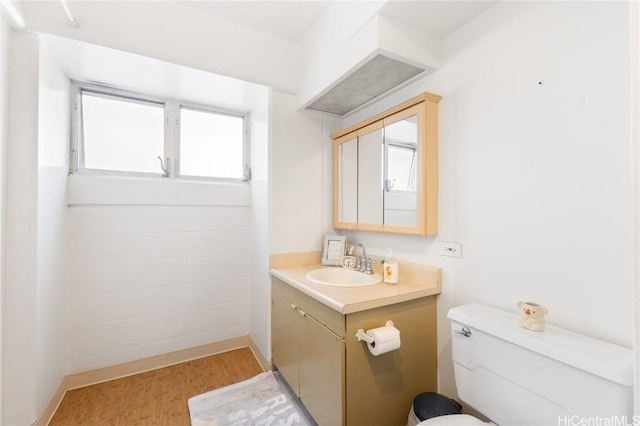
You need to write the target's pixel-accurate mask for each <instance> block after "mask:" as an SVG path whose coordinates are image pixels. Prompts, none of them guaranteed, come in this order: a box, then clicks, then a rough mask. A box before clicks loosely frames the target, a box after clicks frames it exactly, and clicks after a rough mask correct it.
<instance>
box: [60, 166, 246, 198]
mask: <svg viewBox="0 0 640 426" xmlns="http://www.w3.org/2000/svg"><path fill="white" fill-rule="evenodd" d="M67 203H68V204H69V206H84V205H87V206H91V205H134V206H136V205H151V206H153V205H156V206H250V205H251V186H250V185H247V184H244V183H219V182H204V181H197V180H177V179H161V178H146V177H122V176H105V175H95V174H91V175H81V174H74V175H70V176H69V178H68V180H67Z"/></svg>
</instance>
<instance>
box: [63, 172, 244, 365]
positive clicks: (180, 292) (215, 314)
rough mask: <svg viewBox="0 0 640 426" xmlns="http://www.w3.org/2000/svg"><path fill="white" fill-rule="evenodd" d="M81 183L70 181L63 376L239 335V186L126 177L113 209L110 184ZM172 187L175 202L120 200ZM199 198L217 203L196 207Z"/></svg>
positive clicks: (113, 187) (241, 189)
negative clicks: (89, 198) (204, 194)
mask: <svg viewBox="0 0 640 426" xmlns="http://www.w3.org/2000/svg"><path fill="white" fill-rule="evenodd" d="M85 178H87V177H86V176H76V177H75V179H73V180H71V181H70V184H71V188H70V199H69V202H70V204H71V206H72V207H71V208H70V227H71V243H70V244H71V255H70V262H71V269H70V281H69V288H68V297H67V309H68V313H67V330H66V331H67V374H71V373H77V372H80V371H85V370H90V369H95V368H100V367H105V366H109V365H115V364H119V363H123V362H128V361H132V360H136V359H141V358H145V357H150V356H153V355H158V354H162V353H167V352H172V351H176V350H180V349H186V348H190V347H195V346H199V345H204V344H207V343H211V342H216V341H221V340H225V339H230V338H234V337H238V336H243V335H247V334H248V332H249V285H248V283H249V272H248V268H247V265H248V263H249V261H250V258H251V256H250V251H249V250H250V240H251V208H250V205H249V201H250V200H249V189H248V187H247V186H246V185H236V186H235V189H234V188H227V187H226V185H222V186H218V185H211V184H196V183H175V182H166V181H155V182H154V181H147V182H139V181H138V182H136V181H137V180H135V179H134V180H132V181H131V182H129V183H128V184H127V188H128V189H127V191H126V194H124V197H123V198H122V201H117V200H114V198H113V197H114V196H115V194H114V191H115V192H117V191H119V186H118V185H117V184H116V185H114V182H113V181H114V179H113V178H111V179H109V178H95V179H93V182H92V183H91V185H88V186H85V185H81V184H80V183H81V182H82V181H83V180H85ZM115 180H116V181H119V179H115ZM174 186H178V187H179V189H180V194H181V196H180V198H179V199H175V198H174V199H173V200H167V199H166V198H164V197H162V198H161V199H160V200H159V202H154V201H153V200H148V199H147V200H146V201H145V202H144V203H136V202H133V201H131V200H129V198H132V199H135V198H136V197H140V196H142V194H145V193H147V194H148V193H150V192H151V193H154V192H157V193H161V192H162V190H163V188H164V189H166V190H167V193H172V191H171V190H170V189H169V188H170V187H174ZM148 187H154V188H155V190H148V189H144V188H148ZM228 190H231V191H233V192H236V193H238V194H241V195H240V196H238V198H239V199H240V200H241V201H238V200H237V199H233V198H230V197H229V196H228V195H227V194H226V192H227V191H228ZM86 191H91V192H92V194H100V195H101V196H102V197H103V199H104V200H108V202H102V203H101V202H100V200H99V199H95V197H94V199H93V200H92V201H91V202H87V201H81V200H82V199H83V198H84V194H85V192H86ZM203 191H205V192H209V193H210V194H211V196H209V197H205V198H206V199H208V200H218V201H217V202H210V203H208V204H201V200H202V198H203V197H202V192H203ZM216 193H218V194H219V196H215V194H216ZM98 198H99V197H98ZM189 199H192V201H189ZM230 199H231V201H229V200H230Z"/></svg>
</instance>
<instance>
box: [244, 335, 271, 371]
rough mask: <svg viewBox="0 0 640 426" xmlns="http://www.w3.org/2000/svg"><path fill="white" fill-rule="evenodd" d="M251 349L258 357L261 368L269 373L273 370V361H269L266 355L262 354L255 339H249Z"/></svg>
mask: <svg viewBox="0 0 640 426" xmlns="http://www.w3.org/2000/svg"><path fill="white" fill-rule="evenodd" d="M249 341H250V342H249V349H251V352H253V356H255V357H256V359H257V360H258V364H260V367H262V370H263V371H269V370H272V369H273V366H272V364H271V361H269V360H267V359H266V358H265V357H264V355H263V354H262V352H260V349H258V346H257V345H256V344H255V342H254V341H253V339H251V338H249Z"/></svg>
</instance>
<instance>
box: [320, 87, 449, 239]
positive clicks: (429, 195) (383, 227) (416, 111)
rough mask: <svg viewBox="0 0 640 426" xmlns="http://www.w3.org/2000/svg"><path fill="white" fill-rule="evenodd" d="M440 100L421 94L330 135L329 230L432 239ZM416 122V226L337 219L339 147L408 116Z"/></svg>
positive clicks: (435, 215)
mask: <svg viewBox="0 0 640 426" xmlns="http://www.w3.org/2000/svg"><path fill="white" fill-rule="evenodd" d="M440 99H441V97H440V96H438V95H434V94H431V93H427V92H425V93H423V94H421V95H419V96H416V97H415V98H412V99H410V100H408V101H406V102H404V103H402V104H400V105H398V106H396V107H394V108H391V109H389V110H387V111H385V112H383V113H380V114H378V115H375V116H373V117H371V118H369V119H367V120H364V121H362V122H360V123H358V124H355V125H353V126H351V127H348V128H346V129H344V130H341V131H339V132H337V133H334V134H333V135H331V138H332V139H333V164H334V168H333V182H334V185H333V202H334V204H333V226H334V228H336V229H351V230H362V231H376V232H388V233H399V234H413V235H436V234H437V233H438V103H439V102H440ZM414 115H416V116H417V122H418V135H417V137H418V140H417V145H418V149H417V151H418V158H417V160H418V167H417V182H416V193H417V210H416V226H415V227H409V226H397V225H389V224H384V223H382V224H372V223H360V222H359V221H358V222H355V223H354V222H345V221H342V220H340V217H339V215H338V203H339V198H340V197H339V188H338V182H339V179H340V176H339V172H340V169H339V161H340V160H339V157H338V152H339V147H340V145H341V144H343V143H346V142H349V141H352V140H353V139H354V138H357V137H358V136H360V135H362V134H365V133H368V132H370V131H371V129H377V128H381V127H383V126H388V125H390V124H393V123H395V122H397V121H400V120H404V119H405V118H408V117H411V116H414Z"/></svg>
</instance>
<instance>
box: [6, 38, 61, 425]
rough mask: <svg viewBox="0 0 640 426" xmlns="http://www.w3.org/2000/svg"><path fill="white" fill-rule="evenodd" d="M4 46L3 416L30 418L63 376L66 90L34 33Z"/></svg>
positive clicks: (15, 419) (11, 420)
mask: <svg viewBox="0 0 640 426" xmlns="http://www.w3.org/2000/svg"><path fill="white" fill-rule="evenodd" d="M10 49H11V56H10V75H9V79H10V82H11V84H10V93H9V97H10V99H11V104H10V110H9V134H8V148H7V195H6V233H5V235H6V239H5V247H6V252H5V265H4V268H5V276H4V283H3V292H4V293H3V301H2V302H3V318H2V331H3V335H4V337H3V342H2V343H3V346H2V349H3V358H2V370H3V373H4V374H3V377H2V380H3V389H4V392H3V401H2V408H3V410H2V422H3V423H4V424H30V423H32V422H34V421H35V420H37V418H38V416H39V415H40V414H41V413H42V411H43V410H44V408H45V407H46V406H47V405H48V404H49V402H50V400H51V397H52V396H53V394H54V393H55V391H56V390H57V389H58V387H59V386H60V384H61V382H62V377H63V376H64V350H65V347H64V334H63V332H62V330H63V329H64V286H65V283H66V271H67V260H66V259H67V257H66V256H67V248H68V246H67V228H66V223H65V216H66V206H65V195H64V193H65V187H66V170H68V164H67V161H68V160H67V158H68V155H67V146H68V143H67V141H68V122H69V121H68V105H69V92H68V81H67V80H66V78H65V76H64V74H63V73H62V72H61V70H60V69H59V68H58V67H57V65H56V64H55V63H54V62H53V60H52V59H51V58H50V57H49V56H48V53H47V52H45V51H43V50H42V49H41V46H40V44H39V42H38V39H37V37H36V36H34V35H30V34H27V33H22V32H15V33H12V36H11V46H10Z"/></svg>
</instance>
